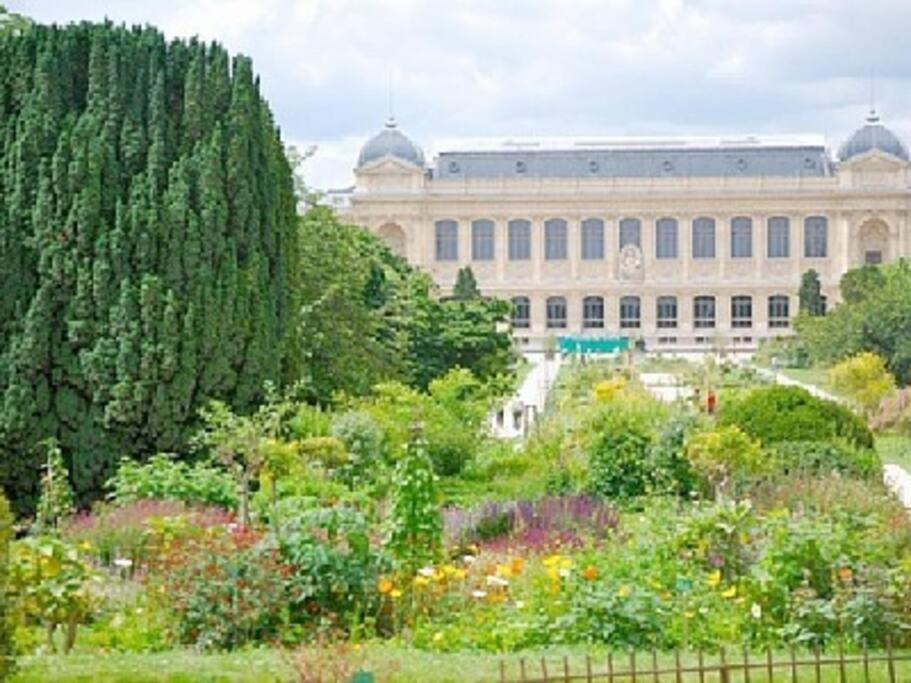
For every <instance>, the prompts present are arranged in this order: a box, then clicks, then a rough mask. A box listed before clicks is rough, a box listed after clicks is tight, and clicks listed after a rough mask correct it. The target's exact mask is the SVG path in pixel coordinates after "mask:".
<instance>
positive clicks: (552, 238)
mask: <svg viewBox="0 0 911 683" xmlns="http://www.w3.org/2000/svg"><path fill="white" fill-rule="evenodd" d="M544 258H545V259H547V260H548V261H559V260H562V259H565V258H566V221H564V220H563V219H562V218H551V219H550V220H547V221H544Z"/></svg>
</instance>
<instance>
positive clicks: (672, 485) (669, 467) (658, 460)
mask: <svg viewBox="0 0 911 683" xmlns="http://www.w3.org/2000/svg"><path fill="white" fill-rule="evenodd" d="M695 426H696V420H695V419H694V418H693V417H691V416H689V415H679V416H676V417H673V418H671V419H670V420H668V421H667V423H666V424H665V426H664V428H663V429H662V431H661V433H660V434H659V436H658V439H657V440H656V441H655V442H654V443H653V444H652V447H651V449H650V450H649V462H650V465H651V469H652V477H653V479H654V484H653V486H652V488H653V490H654V492H655V493H666V494H671V495H677V496H683V497H691V496H693V495H695V494H697V493H699V492H700V490H701V489H702V483H703V482H702V479H701V477H700V475H699V473H698V472H697V471H696V470H695V469H694V467H693V464H692V462H690V459H689V458H688V457H687V455H686V435H687V433H688V432H689V431H690V430H692V429H693V428H694V427H695Z"/></svg>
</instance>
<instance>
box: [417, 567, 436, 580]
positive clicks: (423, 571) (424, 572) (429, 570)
mask: <svg viewBox="0 0 911 683" xmlns="http://www.w3.org/2000/svg"><path fill="white" fill-rule="evenodd" d="M418 574H420V575H421V576H426V577H427V578H430V577H432V576H433V574H434V571H433V567H421V568H420V569H418Z"/></svg>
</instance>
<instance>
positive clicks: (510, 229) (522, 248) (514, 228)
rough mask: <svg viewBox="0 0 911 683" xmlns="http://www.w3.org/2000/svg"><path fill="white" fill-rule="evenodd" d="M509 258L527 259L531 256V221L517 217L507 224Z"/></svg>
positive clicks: (512, 259) (515, 259)
mask: <svg viewBox="0 0 911 683" xmlns="http://www.w3.org/2000/svg"><path fill="white" fill-rule="evenodd" d="M506 230H507V233H508V241H509V260H510V261H527V260H529V259H530V258H531V221H527V220H525V219H524V218H516V219H514V220H511V221H509V224H508V225H507V228H506Z"/></svg>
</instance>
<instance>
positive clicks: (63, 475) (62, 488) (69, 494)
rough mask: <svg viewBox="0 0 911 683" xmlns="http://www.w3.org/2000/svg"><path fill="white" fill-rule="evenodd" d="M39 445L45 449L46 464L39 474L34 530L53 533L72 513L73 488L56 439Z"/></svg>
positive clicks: (41, 532) (38, 532) (39, 532)
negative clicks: (39, 487) (42, 471)
mask: <svg viewBox="0 0 911 683" xmlns="http://www.w3.org/2000/svg"><path fill="white" fill-rule="evenodd" d="M40 445H41V446H42V447H44V448H45V449H46V450H47V464H45V466H44V474H43V475H42V476H41V497H40V498H38V509H37V510H36V512H35V526H34V532H35V533H37V534H53V533H56V532H57V529H58V527H59V526H60V523H61V522H62V521H63V520H64V519H66V518H67V517H68V516H69V515H71V514H72V513H73V490H72V488H70V481H69V478H70V474H69V472H68V471H67V469H66V465H64V463H63V454H62V453H61V452H60V448H59V446H58V445H57V441H56V439H48V440H47V441H44V442H42V443H41V444H40Z"/></svg>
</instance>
